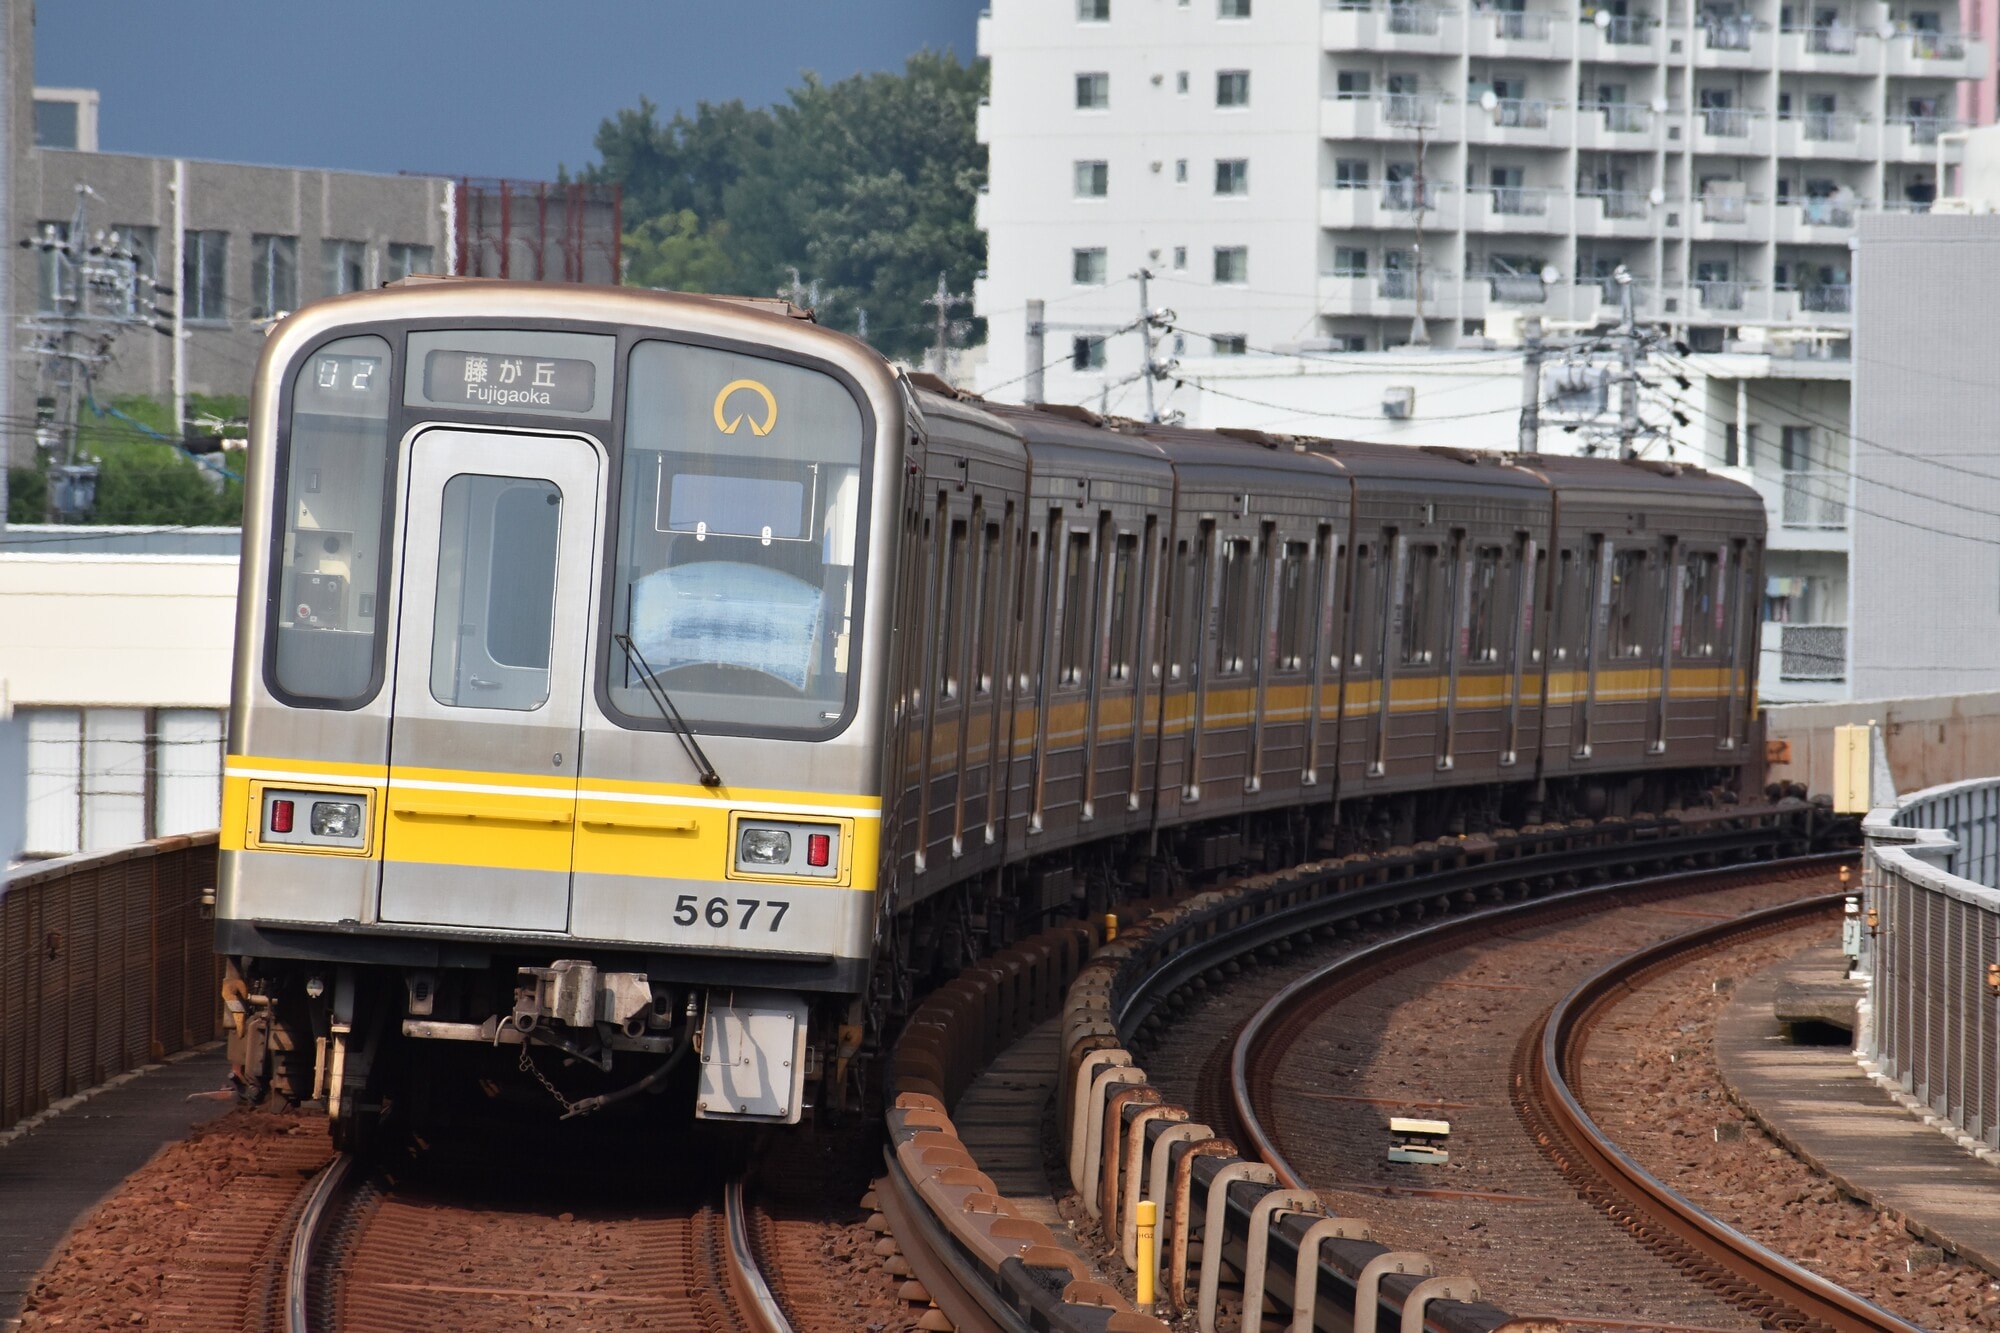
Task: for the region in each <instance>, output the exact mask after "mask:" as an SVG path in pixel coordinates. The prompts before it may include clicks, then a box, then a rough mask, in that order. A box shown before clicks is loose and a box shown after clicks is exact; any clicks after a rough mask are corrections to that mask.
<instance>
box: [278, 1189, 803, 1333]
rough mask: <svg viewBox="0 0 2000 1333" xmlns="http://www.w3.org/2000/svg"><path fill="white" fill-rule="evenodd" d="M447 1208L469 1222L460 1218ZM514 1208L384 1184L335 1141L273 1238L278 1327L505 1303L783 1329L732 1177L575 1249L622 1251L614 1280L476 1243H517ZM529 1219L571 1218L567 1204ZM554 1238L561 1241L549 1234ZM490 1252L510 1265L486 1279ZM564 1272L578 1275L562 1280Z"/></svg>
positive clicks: (437, 1321) (751, 1214)
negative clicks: (281, 1232)
mask: <svg viewBox="0 0 2000 1333" xmlns="http://www.w3.org/2000/svg"><path fill="white" fill-rule="evenodd" d="M453 1211H457V1212H460V1213H462V1214H464V1220H467V1221H469V1223H470V1225H469V1226H464V1227H461V1226H460V1225H458V1224H457V1222H456V1220H455V1219H453V1218H452V1217H451V1216H450V1213H451V1212H453ZM511 1220H512V1221H513V1222H514V1223H515V1225H513V1226H508V1225H505V1224H504V1221H503V1220H502V1219H500V1218H499V1215H498V1213H497V1212H496V1211H495V1210H493V1209H490V1208H485V1209H482V1208H466V1209H462V1210H447V1209H441V1208H439V1207H436V1206H434V1205H433V1204H431V1203H429V1202H426V1203H424V1204H423V1205H422V1206H412V1205H410V1204H406V1203H403V1202H400V1201H398V1200H396V1199H394V1198H392V1197H385V1195H384V1193H383V1191H382V1188H381V1186H380V1184H379V1183H378V1181H377V1180H376V1179H375V1178H372V1177H370V1176H369V1174H368V1173H367V1172H366V1171H365V1170H364V1169H363V1168H362V1167H360V1166H358V1165H357V1164H356V1161H355V1159H354V1158H353V1157H352V1156H351V1155H349V1154H341V1155H340V1156H338V1157H336V1158H334V1159H333V1161H331V1162H330V1163H328V1164H327V1166H326V1167H325V1168H324V1169H323V1170H322V1171H321V1172H320V1173H319V1174H318V1175H317V1176H315V1177H314V1178H313V1180H312V1181H311V1183H310V1184H309V1185H307V1186H306V1188H305V1189H304V1190H303V1191H302V1193H301V1201H300V1204H299V1206H298V1208H297V1211H296V1217H295V1221H294V1222H293V1225H292V1231H291V1234H290V1238H289V1241H288V1243H287V1244H286V1245H284V1246H283V1247H282V1255H283V1277H282V1290H283V1315H282V1321H281V1322H280V1323H279V1324H278V1325H277V1327H279V1328H282V1329H283V1333H329V1331H330V1330H334V1329H340V1330H343V1331H345V1330H374V1329H381V1330H391V1329H420V1328H436V1327H445V1326H449V1324H450V1320H451V1318H452V1317H454V1316H457V1317H463V1316H465V1315H467V1314H470V1313H475V1312H476V1313H477V1314H478V1315H479V1316H480V1317H481V1318H482V1320H484V1321H488V1322H491V1323H492V1324H494V1325H495V1326H506V1325H505V1323H504V1322H503V1321H504V1320H505V1318H506V1316H507V1315H508V1314H510V1313H512V1314H516V1315H519V1316H522V1317H524V1318H525V1317H532V1316H540V1315H546V1314H547V1313H548V1312H550V1311H552V1310H553V1311H556V1312H560V1313H569V1314H571V1315H572V1316H579V1315H580V1316H582V1317H583V1318H584V1319H585V1320H587V1321H588V1322H589V1323H590V1324H591V1325H592V1326H595V1324H596V1321H597V1320H599V1319H602V1320H604V1321H606V1322H608V1323H610V1324H615V1325H616V1326H619V1327H645V1328H661V1329H701V1330H714V1331H715V1333H793V1324H792V1321H791V1318H790V1316H789V1315H788V1314H787V1312H786V1310H785V1309H784V1307H783V1306H782V1305H781V1304H780V1302H779V1300H778V1298H777V1296H776V1295H775V1294H774V1293H773V1290H772V1286H771V1284H770V1282H769V1281H768V1280H767V1279H766V1277H765V1275H764V1272H763V1267H762V1264H761V1262H760V1259H759V1256H758V1253H757V1249H758V1246H757V1242H756V1239H755V1233H756V1231H757V1225H756V1216H755V1209H754V1206H753V1205H752V1204H751V1203H750V1202H749V1201H748V1199H747V1197H746V1193H745V1189H744V1185H743V1182H742V1181H741V1180H740V1179H733V1180H730V1181H729V1182H727V1183H726V1184H725V1185H724V1186H723V1188H722V1190H721V1201H720V1205H719V1206H716V1205H715V1204H714V1203H713V1202H711V1201H710V1200H708V1199H704V1200H703V1201H702V1202H700V1203H699V1204H696V1205H694V1206H692V1207H688V1208H684V1209H679V1210H672V1209H662V1210H660V1211H659V1213H658V1215H655V1216H649V1217H644V1218H640V1219H637V1220H633V1221H622V1222H621V1223H620V1224H619V1226H618V1228H617V1236H616V1240H617V1245H618V1246H619V1247H620V1253H619V1254H618V1255H616V1256H610V1255H596V1256H593V1255H590V1254H588V1253H585V1254H583V1255H581V1256H579V1257H582V1258H584V1259H585V1261H586V1262H585V1267H586V1268H588V1267H590V1263H591V1261H592V1260H593V1258H594V1259H596V1260H599V1261H600V1262H598V1268H599V1270H602V1269H604V1268H607V1267H609V1266H610V1265H609V1264H608V1263H605V1262H601V1261H603V1260H608V1259H613V1258H616V1259H619V1260H623V1261H626V1267H627V1272H626V1273H623V1274H620V1275H619V1276H620V1277H621V1278H625V1279H629V1280H623V1281H620V1280H614V1279H612V1278H611V1277H610V1276H609V1275H608V1274H607V1273H605V1272H604V1271H592V1272H588V1273H584V1274H577V1273H574V1272H573V1273H570V1274H568V1275H564V1274H562V1273H556V1274H550V1273H548V1272H546V1271H545V1270H544V1269H543V1268H542V1267H541V1265H540V1263H539V1262H538V1260H539V1259H541V1258H542V1257H544V1256H542V1255H539V1254H536V1253H533V1252H527V1251H524V1252H519V1253H516V1254H513V1255H507V1254H499V1255H494V1254H491V1253H481V1252H480V1251H481V1250H493V1249H500V1248H503V1247H508V1246H519V1245H521V1244H522V1241H521V1231H522V1227H521V1226H520V1223H521V1221H522V1220H523V1215H516V1216H515V1217H514V1218H513V1219H511ZM533 1223H541V1224H546V1225H547V1226H553V1227H556V1228H558V1229H562V1228H568V1227H572V1226H575V1225H577V1223H576V1222H575V1219H574V1215H573V1214H569V1213H564V1214H562V1215H561V1216H560V1217H559V1218H556V1219H549V1218H539V1219H533ZM533 1223H531V1224H530V1225H532V1224H533ZM462 1231H471V1232H473V1233H477V1232H481V1231H490V1232H494V1233H497V1234H494V1235H493V1236H491V1237H490V1239H491V1241H492V1242H493V1244H492V1245H490V1246H479V1247H474V1249H472V1250H471V1251H467V1250H465V1249H461V1248H457V1247H455V1246H454V1245H453V1244H452V1241H453V1240H454V1239H455V1238H456V1237H457V1236H458V1235H460V1234H461V1232H462ZM558 1248H571V1247H570V1246H568V1245H566V1244H561V1243H559V1246H558ZM468 1259H470V1260H471V1262H468ZM496 1259H497V1262H498V1263H499V1265H501V1266H502V1267H503V1268H504V1269H506V1270H507V1271H508V1272H510V1273H511V1274H512V1276H511V1278H508V1279H505V1280H502V1281H497V1282H496V1281H493V1280H491V1275H490V1269H491V1268H492V1266H493V1263H492V1261H494V1260H496ZM468 1269H470V1270H471V1271H470V1272H468V1271H467V1270H468ZM565 1276H567V1277H569V1278H571V1279H575V1278H578V1277H581V1280H580V1281H575V1280H572V1281H564V1280H563V1279H564V1277H565ZM248 1326H254V1324H252V1325H248ZM536 1326H537V1327H543V1326H546V1325H539V1324H538V1325H536Z"/></svg>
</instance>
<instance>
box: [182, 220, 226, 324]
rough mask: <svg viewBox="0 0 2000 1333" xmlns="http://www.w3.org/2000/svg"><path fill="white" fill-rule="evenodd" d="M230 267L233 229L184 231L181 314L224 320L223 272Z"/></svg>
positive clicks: (196, 317)
mask: <svg viewBox="0 0 2000 1333" xmlns="http://www.w3.org/2000/svg"><path fill="white" fill-rule="evenodd" d="M228 267H229V233H228V232H226V231H190V232H183V233H182V250H181V315H182V317H183V318H186V319H209V320H223V319H227V318H228V314H227V313H226V312H225V311H224V310H223V308H222V297H223V292H224V290H225V288H224V285H223V275H224V274H225V273H226V272H227V271H228Z"/></svg>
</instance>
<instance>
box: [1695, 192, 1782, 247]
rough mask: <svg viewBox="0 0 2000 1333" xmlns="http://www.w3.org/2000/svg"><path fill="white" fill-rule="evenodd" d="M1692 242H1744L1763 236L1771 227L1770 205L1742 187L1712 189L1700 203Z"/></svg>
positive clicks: (1696, 213)
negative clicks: (1753, 237) (1750, 238)
mask: <svg viewBox="0 0 2000 1333" xmlns="http://www.w3.org/2000/svg"><path fill="white" fill-rule="evenodd" d="M1697 205H1698V207H1697V209H1696V211H1695V216H1694V219H1693V222H1692V225H1690V226H1689V228H1688V235H1689V236H1690V238H1692V239H1694V240H1697V241H1740V240H1745V239H1747V238H1749V237H1750V236H1752V235H1757V234H1761V233H1762V232H1763V231H1765V230H1766V229H1767V228H1768V227H1769V225H1770V211H1771V209H1770V204H1769V203H1767V202H1766V201H1765V200H1763V199H1760V198H1758V197H1757V196H1755V195H1752V194H1748V193H1745V192H1744V191H1743V190H1742V189H1741V188H1740V187H1739V188H1737V189H1734V190H1719V189H1716V188H1715V187H1713V186H1711V187H1710V188H1709V191H1708V193H1706V194H1704V195H1702V197H1701V198H1700V199H1699V200H1698V201H1697Z"/></svg>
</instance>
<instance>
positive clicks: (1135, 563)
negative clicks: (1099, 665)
mask: <svg viewBox="0 0 2000 1333" xmlns="http://www.w3.org/2000/svg"><path fill="white" fill-rule="evenodd" d="M1138 569H1139V538H1138V537H1137V536H1136V535H1135V534H1133V533H1129V532H1121V533H1119V534H1118V536H1117V537H1116V538H1115V539H1114V540H1113V543H1112V551H1111V615H1110V623H1109V630H1110V633H1109V637H1108V638H1107V640H1106V647H1107V648H1108V650H1109V651H1108V653H1107V655H1106V657H1105V661H1106V662H1107V663H1108V664H1109V666H1108V668H1107V669H1108V670H1109V672H1110V674H1111V679H1113V680H1130V679H1131V678H1132V659H1133V657H1134V656H1135V655H1136V654H1137V646H1136V644H1135V643H1134V640H1133V630H1134V628H1135V627H1136V626H1137V624H1138V619H1139V586H1138V584H1137V582H1136V579H1137V577H1138Z"/></svg>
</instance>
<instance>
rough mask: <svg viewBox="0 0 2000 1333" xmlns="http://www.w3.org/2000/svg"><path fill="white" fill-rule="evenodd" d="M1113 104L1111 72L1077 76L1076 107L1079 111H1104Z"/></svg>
mask: <svg viewBox="0 0 2000 1333" xmlns="http://www.w3.org/2000/svg"><path fill="white" fill-rule="evenodd" d="M1110 105H1111V76H1110V75H1109V74H1079V75H1077V76H1076V109H1077V110H1078V111H1103V110H1106V109H1107V108H1109V107H1110Z"/></svg>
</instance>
